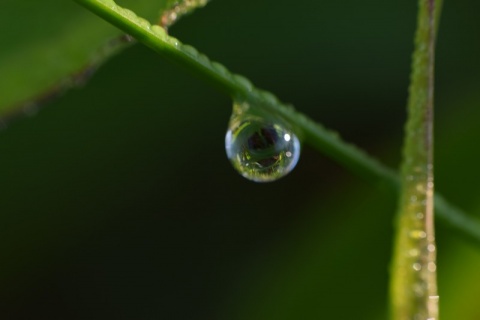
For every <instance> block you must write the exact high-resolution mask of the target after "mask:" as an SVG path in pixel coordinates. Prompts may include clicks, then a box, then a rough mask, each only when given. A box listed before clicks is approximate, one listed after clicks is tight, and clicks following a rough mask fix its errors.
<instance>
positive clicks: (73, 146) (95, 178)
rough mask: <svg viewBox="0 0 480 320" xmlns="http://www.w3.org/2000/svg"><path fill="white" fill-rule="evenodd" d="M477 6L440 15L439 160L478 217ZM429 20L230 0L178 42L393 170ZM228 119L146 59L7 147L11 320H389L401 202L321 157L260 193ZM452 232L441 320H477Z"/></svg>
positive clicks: (2, 155)
mask: <svg viewBox="0 0 480 320" xmlns="http://www.w3.org/2000/svg"><path fill="white" fill-rule="evenodd" d="M1 6H2V5H0V8H1ZM52 6H54V5H53V4H52ZM475 9H477V10H475ZM478 9H480V4H479V3H478V2H475V1H473V0H465V1H461V2H453V1H447V2H446V3H445V5H444V11H443V12H444V14H443V17H442V21H441V24H440V33H439V41H438V53H437V95H436V102H437V103H436V151H435V152H436V154H435V157H436V186H437V190H439V191H440V192H441V193H442V194H443V195H445V197H447V198H448V199H449V200H451V201H452V202H453V203H455V204H456V205H458V206H460V207H461V208H462V209H464V210H466V211H467V212H469V213H470V214H472V215H477V216H478V215H480V202H479V199H478V187H477V180H478V176H479V175H480V174H479V173H477V170H476V169H475V168H476V165H477V162H478V161H477V159H478V157H479V154H478V152H477V150H476V148H475V147H474V144H475V141H476V138H477V137H478V136H479V135H480V127H479V126H478V120H477V119H479V118H480V109H479V108H478V105H479V104H480V92H479V90H478V88H479V83H480V81H479V74H480V73H479V71H480V60H479V59H478V56H480V43H479V42H478V41H477V38H478V36H477V35H478V33H479V32H480V20H478V19H477V14H476V12H478ZM78 10H79V11H81V10H84V9H83V8H80V7H78ZM415 17H416V1H408V2H407V1H396V2H379V1H367V2H362V3H358V2H354V1H348V2H345V1H343V2H338V1H333V0H327V1H322V2H315V1H313V2H312V1H304V0H301V1H300V2H296V3H295V6H294V7H292V2H291V1H289V2H287V1H275V2H271V1H262V2H238V1H233V0H221V1H220V0H217V1H212V2H211V3H210V4H209V6H208V7H207V8H205V9H203V10H200V11H198V12H196V13H195V14H194V15H192V16H190V17H188V18H185V19H184V20H182V21H181V23H179V24H178V25H177V26H174V27H173V28H172V29H171V33H172V34H173V35H175V36H176V37H178V38H179V39H181V40H182V41H183V42H184V43H187V44H192V45H194V46H195V47H196V48H198V49H199V50H201V51H203V52H205V53H207V54H208V55H209V56H210V57H211V58H213V59H215V60H217V61H220V62H222V63H224V64H225V65H226V66H227V67H229V68H230V69H231V70H233V71H235V72H239V73H242V74H244V75H246V76H248V77H249V78H250V79H251V80H252V81H253V82H254V83H255V84H256V85H258V86H259V87H263V88H265V89H268V90H271V91H272V92H274V93H276V94H278V96H279V97H280V98H281V99H282V100H284V101H287V102H292V103H293V104H294V105H295V106H296V107H297V108H298V109H299V110H301V111H302V112H305V113H306V114H309V115H311V116H312V117H313V118H314V119H316V120H318V121H320V122H322V123H323V124H325V125H326V126H327V127H330V128H333V129H336V130H338V131H339V132H341V133H342V135H343V136H344V137H345V138H346V140H348V141H352V142H355V143H356V144H358V145H359V146H361V147H362V148H364V149H366V150H368V151H369V152H370V153H372V154H375V155H376V156H378V157H379V158H380V159H381V160H382V161H383V162H386V163H388V164H390V165H391V166H397V165H398V163H399V159H400V148H401V143H402V141H401V139H402V134H403V123H404V121H405V102H406V96H407V86H408V80H409V79H408V77H409V71H410V55H411V52H412V49H413V41H412V39H413V32H414V28H415ZM9 19H12V21H13V20H14V19H18V18H17V17H10V18H9ZM37 27H38V28H41V26H40V25H39V26H37ZM12 30H14V29H12ZM2 32H3V31H2ZM21 41H22V39H20V38H19V39H18V43H19V44H21ZM2 48H3V46H2ZM0 57H1V56H0ZM38 67H39V68H40V67H41V66H38ZM18 72H19V73H21V72H22V69H19V70H18ZM2 77H3V75H2V74H0V78H2ZM2 80H5V78H3V79H2ZM7 80H8V79H7ZM0 99H1V97H0ZM230 107H231V102H230V101H229V100H228V99H227V97H224V96H222V95H220V94H218V93H217V92H215V91H214V90H213V89H211V88H209V87H208V86H206V85H205V84H203V83H202V82H200V81H198V80H197V79H195V78H192V77H191V76H190V75H189V74H188V72H185V71H183V70H182V69H179V68H177V67H176V66H174V65H170V64H169V63H168V62H166V61H163V60H162V59H161V58H159V57H158V56H157V55H156V54H154V53H152V52H151V51H149V50H148V49H146V48H144V47H141V46H134V47H132V48H130V49H128V50H127V51H125V52H124V53H123V54H121V55H119V56H117V57H115V58H113V59H112V60H111V61H110V62H108V63H107V64H106V65H105V66H104V67H103V68H101V69H100V70H99V72H98V73H97V74H96V75H95V76H94V77H93V78H92V80H91V81H89V82H88V84H86V86H85V87H84V88H82V89H80V90H74V91H70V92H68V93H67V94H65V95H64V96H62V97H61V98H60V99H58V100H56V101H55V102H54V103H52V104H50V105H49V106H46V107H45V108H43V109H41V110H40V111H39V112H38V114H36V115H35V116H33V117H27V116H25V117H22V118H20V119H17V120H16V121H12V122H10V123H9V124H8V127H7V128H6V129H4V130H2V131H0V168H1V182H0V188H1V190H0V191H1V193H0V199H1V204H2V206H1V211H0V212H1V213H0V228H1V232H0V235H1V237H2V239H1V240H2V241H1V244H0V248H1V249H0V255H1V256H0V259H1V261H2V263H1V265H0V317H1V318H2V319H32V318H36V319H40V318H48V319H218V320H234V319H241V320H243V319H248V320H253V319H263V320H266V319H272V320H283V319H285V320H286V319H288V320H290V319H334V318H335V319H385V318H386V303H387V297H386V295H387V292H388V290H387V286H388V266H389V261H390V255H391V247H392V243H391V242H392V231H393V228H392V221H393V215H394V212H395V208H396V199H394V198H393V197H392V198H389V197H387V196H385V194H384V193H382V192H380V191H379V190H375V189H373V188H371V187H370V186H369V185H368V183H367V182H365V181H359V180H358V179H357V178H356V177H353V176H351V175H350V174H349V173H348V172H345V171H344V170H343V169H342V168H341V167H340V166H338V165H337V164H335V163H333V162H331V161H329V160H328V159H325V158H324V157H323V156H322V155H321V154H317V153H315V152H313V151H312V150H310V149H308V148H305V150H304V151H303V154H302V156H301V159H300V163H299V165H298V167H297V169H295V171H294V172H292V173H291V174H290V175H289V176H287V177H286V178H284V179H282V180H280V181H278V182H276V183H273V184H261V185H259V184H254V183H251V182H249V181H246V180H244V179H243V178H242V177H240V176H239V175H238V174H237V173H236V172H235V171H234V170H233V169H232V168H231V167H230V164H229V162H228V160H227V159H226V156H225V151H224V145H223V144H224V134H225V130H226V125H227V122H228V119H229V113H230ZM437 235H438V241H439V264H438V267H439V269H438V270H439V290H440V297H441V300H440V301H441V307H440V308H441V310H440V311H441V317H442V318H443V319H445V320H448V319H454V320H456V319H469V320H470V319H471V320H475V319H478V318H479V317H480V308H479V307H478V305H477V304H476V297H478V296H479V294H480V292H479V291H480V286H479V285H478V283H480V273H479V272H478V270H480V251H479V250H478V248H475V247H473V246H472V245H470V244H469V243H467V242H465V241H463V240H462V239H459V238H458V237H457V235H455V234H450V233H449V231H448V230H444V229H442V228H441V227H440V228H439V229H438V232H437Z"/></svg>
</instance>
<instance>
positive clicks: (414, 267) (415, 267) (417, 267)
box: [413, 263, 422, 271]
mask: <svg viewBox="0 0 480 320" xmlns="http://www.w3.org/2000/svg"><path fill="white" fill-rule="evenodd" d="M413 269H414V270H415V271H420V270H422V265H421V264H420V263H414V264H413Z"/></svg>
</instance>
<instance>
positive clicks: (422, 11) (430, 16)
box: [391, 0, 438, 320]
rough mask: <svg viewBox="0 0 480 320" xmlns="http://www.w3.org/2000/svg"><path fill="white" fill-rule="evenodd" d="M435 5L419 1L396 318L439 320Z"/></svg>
mask: <svg viewBox="0 0 480 320" xmlns="http://www.w3.org/2000/svg"><path fill="white" fill-rule="evenodd" d="M435 6H436V1H435V0H419V13H418V22H417V32H416V37H415V52H414V55H413V63H412V74H411V83H410V89H409V100H408V121H407V125H406V130H405V146H404V155H403V162H402V173H401V186H402V187H401V192H400V205H399V215H398V221H397V230H396V239H395V248H394V257H393V265H392V278H391V279H392V284H391V304H392V310H391V312H392V314H391V315H392V319H395V320H408V319H431V320H436V319H438V293H437V273H436V269H437V266H436V244H435V230H434V214H433V212H434V208H433V204H434V190H433V92H434V56H435V29H436V27H435V25H436V20H435V16H436V8H435Z"/></svg>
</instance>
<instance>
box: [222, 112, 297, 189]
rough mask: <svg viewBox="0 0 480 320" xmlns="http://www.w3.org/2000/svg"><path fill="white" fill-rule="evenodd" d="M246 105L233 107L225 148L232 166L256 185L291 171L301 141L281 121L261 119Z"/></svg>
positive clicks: (294, 164) (278, 177)
mask: <svg viewBox="0 0 480 320" xmlns="http://www.w3.org/2000/svg"><path fill="white" fill-rule="evenodd" d="M248 109H249V107H248V106H245V105H244V106H240V105H235V106H234V112H233V115H232V117H231V119H230V123H229V127H228V130H227V134H226V136H225V149H226V151H227V157H228V159H229V160H230V161H231V163H232V165H233V167H234V168H235V169H236V170H237V171H238V172H239V173H240V174H241V175H242V176H243V177H245V178H247V179H249V180H252V181H255V182H270V181H275V180H277V179H280V178H281V177H283V176H285V175H286V174H288V173H289V172H291V171H292V170H293V168H294V167H295V166H296V164H297V162H298V159H299V157H300V141H299V140H298V138H297V136H296V135H295V133H294V132H293V131H292V130H290V129H288V128H287V127H286V126H285V125H284V124H283V123H282V121H280V120H278V119H274V118H266V117H261V116H259V115H256V114H252V113H250V112H249V111H248Z"/></svg>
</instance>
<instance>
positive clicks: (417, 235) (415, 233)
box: [410, 230, 427, 239]
mask: <svg viewBox="0 0 480 320" xmlns="http://www.w3.org/2000/svg"><path fill="white" fill-rule="evenodd" d="M426 237H427V233H426V232H425V231H423V230H412V231H410V238H412V239H424V238H426Z"/></svg>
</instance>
